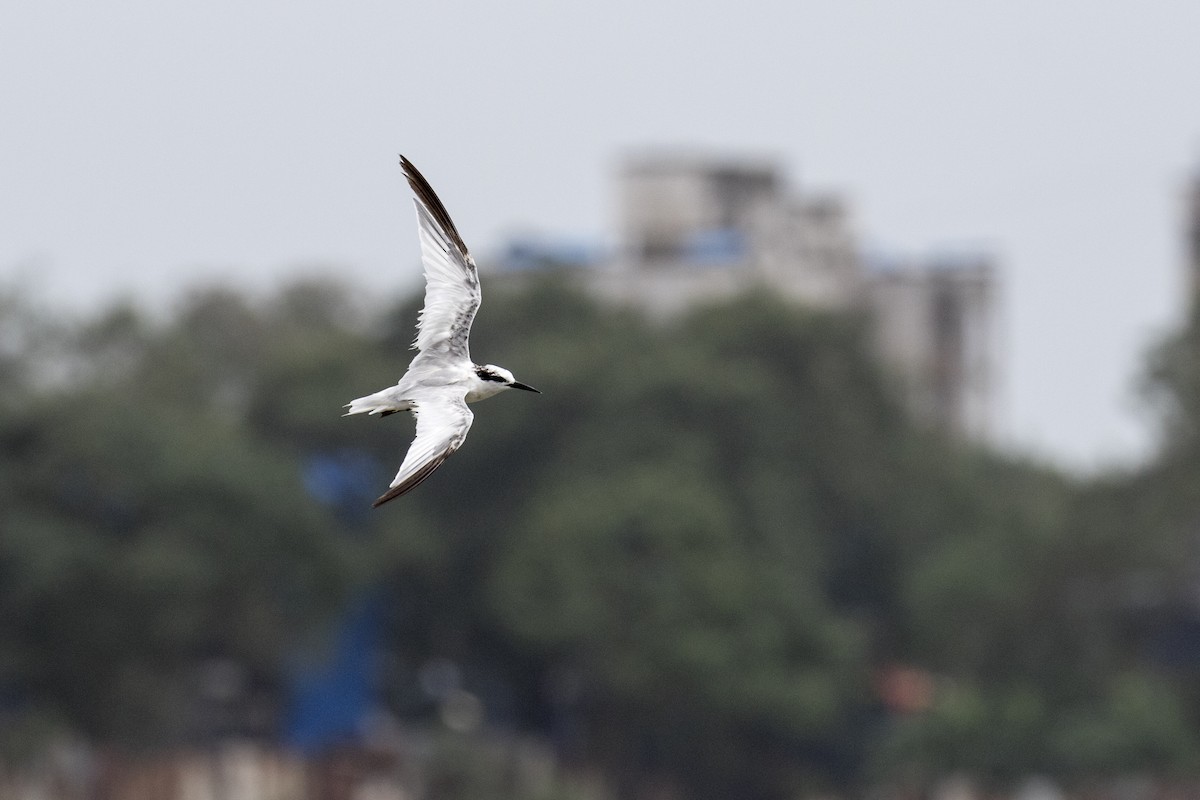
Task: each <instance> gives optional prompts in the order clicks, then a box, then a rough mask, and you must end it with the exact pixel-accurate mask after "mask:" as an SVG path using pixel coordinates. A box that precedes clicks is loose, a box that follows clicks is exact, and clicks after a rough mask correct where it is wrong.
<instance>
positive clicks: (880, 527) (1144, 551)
mask: <svg viewBox="0 0 1200 800" xmlns="http://www.w3.org/2000/svg"><path fill="white" fill-rule="evenodd" d="M416 310H417V301H416V300H415V299H413V298H409V299H406V300H404V301H403V302H400V303H397V304H396V305H394V306H392V307H388V308H379V307H377V306H375V307H372V306H371V305H370V304H368V303H364V302H361V301H359V300H358V299H356V298H354V297H353V296H351V295H350V294H349V293H348V292H346V291H345V290H343V289H341V288H339V287H338V286H337V285H336V284H335V283H330V282H320V281H316V282H308V283H302V284H296V285H293V286H289V287H285V288H283V289H282V290H280V291H279V292H277V293H276V294H274V295H272V296H269V297H265V298H257V299H252V298H249V297H247V296H244V295H242V294H238V293H235V292H232V291H229V290H225V289H220V288H216V289H209V290H201V291H196V292H193V293H192V294H190V295H188V296H187V297H185V298H183V300H182V301H181V303H180V305H179V306H178V307H177V308H176V309H175V310H174V311H173V312H172V313H170V314H169V315H167V316H166V317H165V318H164V319H154V318H151V317H149V316H147V315H146V314H145V312H143V311H141V310H139V309H138V308H136V307H133V306H130V305H128V304H126V305H118V306H116V307H114V308H112V309H109V310H107V311H106V312H104V313H102V314H100V315H98V316H96V317H95V318H92V319H89V320H83V321H64V320H60V319H55V318H53V317H51V316H49V315H47V314H46V313H45V312H44V311H42V310H38V309H34V308H33V307H32V306H30V305H29V304H28V303H27V302H25V301H23V300H22V299H21V298H20V297H19V296H12V295H6V296H5V297H4V298H3V300H2V302H0V331H2V332H3V335H4V341H3V343H2V344H3V346H2V347H0V376H2V377H3V378H4V380H0V726H2V725H3V724H4V722H5V721H6V720H8V721H13V720H17V719H31V720H39V719H46V720H57V721H61V722H58V723H56V724H65V725H68V726H70V727H72V728H75V729H77V730H79V731H82V732H83V733H85V734H87V735H88V736H90V737H92V738H93V739H97V740H102V741H125V742H142V743H147V742H154V741H159V742H161V741H164V740H169V739H170V737H175V738H176V739H185V738H189V737H195V736H196V735H197V731H199V730H200V729H201V728H203V726H204V725H205V724H207V723H206V722H205V717H204V713H203V712H204V707H203V702H204V698H203V692H202V690H201V688H199V682H198V678H197V675H198V670H199V669H200V667H201V666H202V665H203V664H205V663H209V662H210V661H211V660H212V659H225V660H228V661H231V662H232V663H235V664H237V665H238V666H239V668H240V669H242V670H244V671H245V673H246V674H248V675H249V676H251V679H250V681H249V682H250V684H251V686H252V689H251V691H253V692H254V693H255V694H256V702H259V703H260V704H265V705H266V707H268V708H271V709H275V710H276V711H277V710H278V708H279V704H280V702H281V699H282V695H283V692H284V686H283V677H282V676H283V673H284V671H285V668H284V664H285V663H286V660H287V659H288V658H289V657H291V656H293V655H294V654H295V653H296V651H297V650H298V649H299V648H300V647H301V644H302V643H304V642H307V641H309V640H310V638H311V637H313V636H319V635H320V631H321V630H322V628H321V623H322V621H324V620H326V619H327V618H328V616H329V614H331V613H332V612H333V611H334V610H336V609H337V608H338V607H339V604H340V602H341V599H342V598H343V597H344V596H345V593H346V592H347V591H349V590H350V589H352V588H353V587H355V586H360V585H365V584H367V583H371V584H375V585H377V586H381V587H382V588H383V591H384V592H386V596H387V597H388V600H389V602H388V606H389V609H390V613H389V619H388V620H387V623H388V626H389V628H388V640H389V643H390V644H389V647H390V650H391V656H392V661H391V662H390V663H392V664H393V667H394V669H393V671H392V673H391V674H392V678H391V685H390V686H389V687H388V696H389V697H391V698H392V702H393V703H394V707H395V708H396V710H397V711H398V712H399V713H416V710H417V709H419V708H421V707H422V706H421V704H420V703H419V702H417V701H414V700H413V698H416V697H419V696H420V691H421V690H420V688H419V680H418V678H417V677H416V676H417V675H418V673H419V671H420V669H419V668H420V665H422V664H424V663H426V662H429V661H430V660H431V659H445V660H448V662H450V663H453V664H455V665H458V667H459V668H461V673H462V683H463V687H462V688H463V689H464V690H466V691H469V692H472V693H475V694H477V695H478V696H479V697H480V698H481V699H482V701H483V703H484V706H485V708H486V709H487V711H488V715H489V721H490V723H491V724H492V725H497V726H499V725H510V726H517V727H522V728H528V729H533V730H536V731H540V732H542V733H544V734H545V735H547V736H549V737H551V738H552V739H553V741H554V742H555V744H556V745H557V747H558V749H559V752H560V753H561V754H562V756H563V757H564V758H566V759H568V760H574V761H582V762H585V763H588V764H589V765H593V766H600V767H602V768H604V769H605V770H606V771H607V773H608V774H609V775H610V776H611V777H612V780H613V782H614V784H615V785H617V786H618V787H620V788H622V789H628V790H629V792H630V793H634V792H635V791H636V790H637V788H638V787H640V786H658V785H663V784H664V783H665V784H666V785H668V786H675V787H679V788H680V789H681V790H683V791H685V792H686V793H687V794H688V796H693V797H726V796H733V795H736V796H740V797H762V798H773V797H782V796H788V795H791V794H795V793H796V792H799V791H801V790H804V789H808V788H811V787H813V786H815V785H822V784H830V783H841V784H846V783H847V782H850V781H853V780H866V779H867V778H880V779H886V778H887V777H889V776H892V777H894V776H902V775H911V774H914V772H916V773H920V774H922V775H926V776H928V777H934V776H936V775H939V774H945V773H946V772H948V771H952V770H969V771H972V772H975V773H977V774H980V775H986V776H989V777H991V778H993V779H995V780H998V781H1004V780H1008V779H1011V778H1013V777H1015V776H1017V775H1020V774H1026V773H1028V772H1030V771H1038V772H1043V773H1050V774H1059V775H1063V776H1079V777H1082V776H1085V775H1086V774H1088V773H1089V772H1094V771H1095V770H1098V769H1100V768H1101V767H1102V766H1104V765H1105V764H1109V765H1112V766H1113V767H1114V768H1119V769H1128V770H1136V769H1165V768H1173V769H1187V768H1189V766H1191V763H1190V762H1189V760H1188V757H1187V754H1188V753H1191V752H1196V751H1197V748H1196V744H1197V742H1196V737H1197V734H1198V731H1200V725H1198V722H1200V716H1198V714H1197V711H1198V709H1200V707H1198V706H1197V702H1198V701H1200V698H1197V697H1195V696H1193V693H1191V691H1190V690H1189V689H1188V686H1189V685H1191V684H1190V683H1189V681H1188V678H1189V677H1193V676H1194V672H1189V671H1188V670H1189V669H1194V667H1186V668H1180V667H1179V665H1174V666H1173V667H1172V668H1174V669H1176V670H1177V671H1176V672H1175V673H1171V672H1169V671H1167V670H1165V669H1164V668H1163V666H1162V665H1161V664H1158V663H1157V662H1156V661H1155V660H1154V658H1153V657H1152V652H1151V651H1152V648H1150V645H1152V644H1153V642H1155V641H1157V639H1156V636H1157V635H1158V634H1159V633H1161V630H1160V628H1161V625H1159V622H1158V621H1157V620H1159V618H1160V616H1161V615H1160V611H1161V609H1162V608H1163V607H1164V603H1166V605H1171V604H1170V603H1168V602H1166V601H1167V600H1170V599H1171V598H1178V597H1181V596H1182V593H1183V592H1184V591H1185V590H1186V588H1187V587H1188V586H1189V585H1190V581H1192V580H1194V570H1193V567H1192V566H1191V565H1192V563H1193V562H1192V561H1191V560H1190V559H1186V558H1181V557H1180V555H1181V553H1191V552H1193V547H1194V544H1193V542H1194V532H1195V531H1196V530H1197V527H1196V523H1197V521H1200V513H1198V512H1200V497H1197V495H1196V489H1195V488H1194V487H1196V486H1200V480H1196V478H1197V477H1200V476H1198V474H1197V467H1200V457H1197V456H1196V455H1195V454H1197V453H1200V448H1197V447H1194V442H1193V440H1194V439H1195V437H1194V436H1192V437H1191V438H1188V436H1189V435H1190V434H1187V431H1189V430H1191V428H1192V427H1193V426H1194V423H1195V419H1194V415H1193V405H1195V408H1197V409H1200V404H1198V403H1197V401H1196V400H1195V397H1194V396H1193V395H1195V393H1196V391H1200V384H1197V385H1196V386H1193V384H1192V382H1190V378H1189V377H1188V376H1189V375H1191V374H1192V372H1193V371H1194V372H1196V374H1200V369H1197V370H1193V369H1192V367H1193V366H1194V364H1195V363H1197V362H1196V361H1195V359H1196V355H1195V351H1193V350H1191V349H1189V347H1190V346H1189V345H1187V344H1186V342H1187V341H1188V339H1187V336H1188V335H1190V334H1187V335H1183V336H1181V337H1180V340H1179V341H1178V342H1175V343H1172V344H1168V345H1164V347H1163V348H1162V350H1161V352H1160V354H1159V356H1158V357H1157V358H1156V361H1155V362H1154V363H1155V365H1156V366H1155V367H1154V373H1153V374H1154V376H1155V380H1156V386H1158V387H1159V396H1160V398H1163V400H1162V402H1163V406H1164V407H1168V408H1170V409H1171V410H1170V412H1169V414H1170V415H1171V420H1170V427H1171V430H1173V431H1177V432H1180V433H1179V436H1180V437H1181V438H1180V441H1179V443H1178V444H1177V446H1174V447H1172V448H1168V450H1167V452H1166V453H1165V454H1164V456H1163V458H1162V459H1160V460H1159V461H1157V462H1155V463H1154V464H1152V465H1150V466H1148V467H1147V468H1146V469H1145V470H1141V471H1136V472H1131V473H1128V474H1113V475H1106V476H1101V477H1099V478H1097V479H1094V480H1091V481H1083V480H1080V479H1072V478H1070V477H1068V476H1065V475H1063V474H1061V473H1059V472H1056V471H1055V470H1052V469H1050V468H1047V467H1045V466H1043V465H1038V464H1034V463H1030V462H1027V461H1024V460H1021V459H1017V458H1013V457H1009V456H1005V455H1001V454H998V453H995V452H992V451H989V450H986V449H983V448H982V447H979V446H977V445H969V444H965V443H962V442H960V441H956V440H954V439H953V438H951V437H948V436H946V435H944V434H943V433H940V432H938V431H936V430H930V429H928V428H925V427H923V426H921V425H918V424H916V423H914V422H913V421H912V420H911V419H910V418H909V417H908V415H907V414H906V413H905V411H904V409H903V407H902V405H901V404H900V402H899V401H898V399H897V397H896V395H895V394H894V392H893V389H892V386H893V385H892V381H891V379H890V377H889V376H888V374H887V372H886V370H885V369H884V368H883V367H881V366H880V365H879V364H877V363H876V362H875V360H874V358H873V356H872V354H871V353H872V351H871V348H870V347H869V346H868V342H869V333H870V331H869V329H868V327H867V324H866V322H865V321H864V320H862V319H859V318H857V317H855V316H853V315H846V314H833V313H823V312H816V311H811V310H803V309H795V308H791V307H789V306H786V305H784V304H782V303H780V302H778V301H776V300H773V299H772V298H769V297H765V296H748V297H745V298H742V299H739V300H737V301H734V302H730V303H726V304H722V305H714V306H711V307H706V308H699V309H696V310H694V311H693V312H691V313H690V314H688V315H687V316H685V317H684V318H682V319H680V320H676V321H672V322H669V323H662V324H656V323H652V322H650V321H648V320H646V319H644V318H642V317H640V316H637V315H636V314H633V313H632V312H630V311H626V310H619V309H613V308H609V307H605V306H601V305H598V304H596V303H594V302H593V301H591V300H590V299H588V298H586V297H584V296H583V295H581V294H579V293H577V292H575V291H573V290H571V289H569V288H568V287H566V286H564V285H561V284H559V283H556V282H554V281H553V280H550V281H545V282H541V283H534V284H532V285H530V286H528V287H525V288H522V289H512V290H509V291H505V290H504V289H503V287H501V288H499V289H496V290H494V291H490V292H489V296H488V301H487V304H486V305H485V306H484V309H483V312H482V314H481V316H480V319H479V321H478V323H477V326H476V336H475V337H473V344H474V347H475V352H474V354H473V355H474V357H475V359H476V360H477V361H479V362H480V363H487V362H497V361H499V362H500V363H503V364H504V365H505V366H507V367H509V368H511V369H512V370H513V371H514V372H515V373H516V374H517V376H518V377H519V378H520V379H521V380H524V381H527V382H529V383H531V384H532V385H535V386H537V387H538V388H539V389H541V390H542V391H543V392H544V394H542V395H540V396H532V395H525V394H522V393H515V394H514V395H505V396H501V397H499V398H497V399H495V400H492V401H489V402H488V403H486V404H482V405H481V406H478V407H476V409H475V413H476V425H475V427H474V429H473V430H472V432H471V435H470V440H469V443H468V445H467V446H466V447H465V448H464V449H463V451H462V452H461V453H460V454H459V455H456V456H455V457H454V458H453V459H451V460H450V461H448V462H447V464H446V466H444V467H443V468H442V469H441V470H440V471H439V472H438V473H437V475H436V476H434V478H432V479H431V480H430V481H428V482H427V483H426V484H424V485H422V487H421V488H420V490H419V491H417V492H414V493H413V494H412V495H409V496H406V497H405V498H404V499H403V500H402V501H397V502H394V503H391V504H389V505H387V506H385V507H383V508H382V509H380V510H377V511H372V510H371V509H370V501H371V500H372V499H373V498H374V497H375V496H376V495H377V494H378V492H379V491H380V490H381V488H382V487H383V486H385V485H386V482H387V480H388V478H389V477H390V473H391V470H393V469H394V468H395V467H396V465H397V464H398V462H399V459H400V457H401V455H402V452H403V448H404V447H405V445H406V442H407V437H408V436H410V435H411V432H412V423H411V421H410V420H408V419H407V418H406V417H407V415H397V416H395V417H389V418H387V419H386V420H379V419H377V418H370V419H363V418H352V419H343V418H341V417H340V416H339V413H338V411H339V409H340V407H341V406H342V405H343V404H344V403H345V402H347V401H348V400H349V399H351V398H352V397H355V396H359V395H361V394H365V393H368V392H370V391H374V390H376V389H378V388H380V386H382V385H384V384H386V383H388V382H390V381H392V380H395V379H396V378H397V377H398V375H399V373H400V371H401V370H402V368H403V366H404V364H403V361H404V356H403V349H404V348H405V347H407V345H408V344H409V342H411V340H412V325H413V322H414V320H415V318H416ZM1189 442H1191V443H1192V444H1189ZM1164 598H1165V599H1166V600H1164ZM1176 605H1178V604H1176ZM896 665H910V666H909V669H911V670H913V671H915V672H917V673H919V674H922V675H925V676H926V677H927V681H928V683H929V685H930V686H931V687H932V690H931V695H930V697H928V698H926V699H925V700H923V701H922V702H923V703H924V705H921V704H920V703H918V704H917V706H914V707H910V708H904V709H899V708H895V707H892V706H890V705H889V702H891V700H890V699H889V698H888V697H887V696H885V693H881V692H880V691H878V690H877V688H878V687H877V684H876V680H875V679H876V678H877V677H878V676H879V675H880V674H881V673H882V672H885V671H886V670H888V669H890V668H892V667H894V666H896ZM266 729H269V727H268V728H266ZM266 729H263V728H260V731H261V730H266ZM164 737H165V739H164ZM471 780H472V781H474V780H475V778H471ZM480 780H482V781H483V784H486V783H487V781H486V778H481V779H480ZM483 784H481V785H483Z"/></svg>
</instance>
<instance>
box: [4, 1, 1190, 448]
mask: <svg viewBox="0 0 1200 800" xmlns="http://www.w3.org/2000/svg"><path fill="white" fill-rule="evenodd" d="M1198 98H1200V3H1195V2H1191V0H1175V1H1173V2H1172V1H1170V0H1162V1H1156V0H1150V1H1149V2H1137V3H1135V2H1099V3H1098V2H1095V1H1094V0H1062V1H1060V2H1053V3H1047V2H1040V1H1039V2H1033V1H1032V0H1004V1H1003V2H990V1H989V2H960V1H955V0H914V1H913V2H902V1H896V2H882V0H881V1H880V2H854V0H828V1H827V2H783V1H782V0H780V1H779V2H754V0H741V1H740V2H737V3H727V4H715V3H707V4H706V3H703V2H695V0H689V1H688V2H683V1H682V0H678V1H676V0H671V1H670V2H658V3H654V2H646V0H637V1H631V0H606V1H605V2H602V3H592V4H587V5H584V4H573V3H566V2H542V3H533V2H524V1H514V2H506V3H495V2H468V3H450V2H436V3H435V2H424V3H402V2H350V3H332V2H315V1H310V2H305V1H304V0H299V1H298V0H288V2H282V0H267V1H266V2H257V3H246V2H240V1H239V2H232V1H231V0H207V2H204V3H187V4H184V3H169V2H168V3H164V2H161V0H154V1H153V2H152V1H151V0H126V1H125V2H108V3H84V2H55V1H54V0H42V1H41V2H37V3H34V2H14V3H6V4H5V7H4V9H3V11H0V283H9V282H12V281H17V282H20V283H24V284H26V285H27V286H30V287H31V288H32V289H33V290H35V292H36V293H37V294H39V295H41V296H42V297H43V298H45V299H48V300H50V301H52V302H61V303H62V304H63V305H65V306H70V307H85V308H86V307H89V306H94V305H95V304H97V302H102V301H105V300H107V299H110V298H112V297H114V296H116V295H119V294H134V295H137V296H141V297H146V298H149V299H153V300H155V301H157V302H161V301H162V300H163V299H165V298H170V297H173V296H175V295H176V294H177V293H178V292H179V291H180V290H181V288H182V287H185V286H188V285H193V284H195V283H197V282H212V281H215V280H225V279H234V280H237V281H239V282H241V283H243V284H246V285H249V286H254V287H260V288H261V287H266V286H269V285H271V284H272V283H273V282H274V281H277V280H279V279H281V278H284V277H287V276H289V275H294V274H298V273H305V272H312V271H314V270H316V269H318V268H330V269H335V270H337V271H338V272H339V273H341V274H343V275H345V276H346V277H347V278H351V279H353V280H355V281H358V282H361V283H364V284H367V285H370V286H371V287H374V290H377V291H378V292H385V293H390V292H401V291H407V290H410V289H412V288H414V287H415V286H417V285H418V284H417V274H418V266H417V258H416V253H417V244H416V237H415V233H414V230H413V221H412V214H411V207H410V205H409V200H408V193H407V190H406V188H405V187H404V185H403V182H402V180H401V176H400V171H399V168H398V167H397V166H396V154H397V153H398V152H403V153H405V154H406V155H408V156H409V157H410V158H412V159H413V160H414V161H415V162H416V163H417V164H418V165H419V166H420V167H421V169H422V171H423V172H425V174H426V176H427V177H429V178H430V179H431V181H432V182H433V183H434V185H435V186H436V187H437V188H438V190H439V192H440V193H441V195H442V197H443V199H444V200H446V202H447V204H448V205H449V207H450V209H451V211H452V212H453V213H454V215H455V218H456V221H457V222H458V227H459V228H460V229H461V230H462V231H463V233H464V235H465V237H466V238H467V240H468V242H469V243H471V245H472V248H473V249H474V250H476V251H479V252H483V253H486V252H487V251H488V250H490V249H494V248H496V247H498V246H500V245H501V244H502V243H503V242H504V240H505V238H506V237H507V236H508V235H510V234H512V233H514V232H529V231H533V232H543V233H547V234H555V235H557V234H562V235H568V236H573V237H575V236H577V237H582V238H605V239H611V236H612V228H613V223H614V213H613V211H614V209H613V187H612V173H613V168H614V165H615V164H617V163H618V162H619V159H620V156H621V154H622V153H625V152H627V151H628V150H629V149H631V148H634V149H637V148H642V147H645V146H672V145H679V146H686V147H689V148H693V149H695V148H699V149H703V150H712V151H715V152H722V153H723V152H728V153H731V154H743V153H744V154H750V155H755V156H760V155H767V156H773V157H777V158H779V159H780V160H781V162H782V163H783V164H784V165H785V166H786V167H787V168H788V170H789V174H790V176H791V178H792V180H793V181H794V182H795V184H796V186H797V187H798V189H799V190H800V191H805V190H822V191H824V190H833V191H836V192H840V193H843V194H845V195H846V196H847V197H848V198H849V200H850V201H851V202H852V204H853V207H854V209H855V213H856V219H857V224H858V227H859V230H860V232H861V234H862V236H863V238H864V241H865V242H866V243H867V244H868V245H869V246H870V247H871V248H873V249H876V250H883V251H886V252H892V253H896V254H900V255H914V256H920V255H923V254H931V253H937V252H942V251H945V250H963V249H982V250H985V251H987V252H990V253H993V254H994V255H995V257H996V258H997V260H998V263H999V265H1000V267H1001V270H1002V280H1003V284H1004V290H1003V307H1002V314H1003V317H1002V322H1003V329H1004V332H1005V334H1004V348H1003V351H1002V372H1003V380H1004V386H1005V389H1004V393H1003V395H1002V397H1001V398H1000V402H999V423H1000V429H1001V431H1002V432H1003V433H1004V435H1005V437H1006V438H1007V440H1009V441H1011V442H1013V443H1015V444H1016V446H1019V447H1022V448H1026V449H1030V450H1032V451H1033V452H1037V453H1041V454H1045V455H1049V456H1051V457H1053V458H1056V459H1058V460H1059V461H1061V462H1063V463H1066V464H1070V465H1075V466H1081V467H1089V466H1095V465H1097V464H1106V463H1111V462H1114V461H1120V460H1123V459H1124V460H1128V459H1133V458H1136V457H1137V456H1138V455H1139V454H1140V453H1143V452H1145V448H1146V447H1147V443H1148V442H1149V441H1150V431H1151V426H1150V425H1148V424H1147V421H1146V419H1147V415H1146V414H1145V413H1143V412H1140V411H1139V406H1138V404H1137V399H1136V392H1135V384H1136V377H1137V374H1138V369H1139V364H1140V359H1141V356H1142V354H1143V353H1144V350H1145V348H1146V347H1147V345H1148V344H1149V343H1151V342H1153V341H1154V339H1155V337H1156V336H1159V335H1161V334H1162V333H1164V332H1165V331H1168V330H1170V328H1171V327H1172V326H1173V325H1175V324H1176V323H1177V322H1178V320H1179V318H1180V314H1181V311H1182V308H1183V298H1182V296H1181V289H1182V287H1183V285H1184V282H1183V247H1182V241H1181V230H1180V228H1181V220H1182V194H1183V189H1184V186H1185V183H1186V181H1187V179H1188V176H1189V175H1192V174H1195V173H1196V171H1197V168H1198V167H1200V99H1198ZM484 313H486V308H485V312H484ZM485 349H486V348H485ZM480 355H481V357H483V356H484V355H485V353H484V351H483V350H481V351H480Z"/></svg>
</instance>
